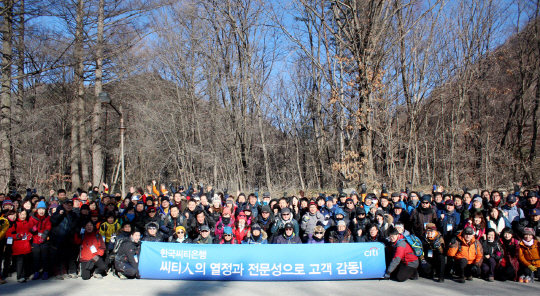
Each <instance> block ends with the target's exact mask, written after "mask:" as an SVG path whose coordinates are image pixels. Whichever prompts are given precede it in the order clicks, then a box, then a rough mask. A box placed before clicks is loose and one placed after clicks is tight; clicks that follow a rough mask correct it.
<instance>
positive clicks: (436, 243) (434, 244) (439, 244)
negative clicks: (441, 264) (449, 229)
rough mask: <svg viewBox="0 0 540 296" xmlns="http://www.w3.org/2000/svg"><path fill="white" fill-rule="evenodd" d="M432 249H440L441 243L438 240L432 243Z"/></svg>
mask: <svg viewBox="0 0 540 296" xmlns="http://www.w3.org/2000/svg"><path fill="white" fill-rule="evenodd" d="M433 247H435V249H439V248H440V247H441V241H440V240H439V239H436V240H435V241H434V242H433Z"/></svg>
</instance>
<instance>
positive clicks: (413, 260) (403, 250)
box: [384, 227, 419, 282]
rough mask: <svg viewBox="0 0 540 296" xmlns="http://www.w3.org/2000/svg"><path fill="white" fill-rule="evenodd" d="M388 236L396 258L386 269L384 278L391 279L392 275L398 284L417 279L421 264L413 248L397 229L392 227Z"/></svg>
mask: <svg viewBox="0 0 540 296" xmlns="http://www.w3.org/2000/svg"><path fill="white" fill-rule="evenodd" d="M388 234H389V239H390V242H391V243H392V247H393V248H394V258H393V259H392V261H391V262H390V265H389V266H388V269H386V273H385V274H384V278H385V279H390V275H393V276H395V278H396V280H397V281H398V282H404V281H406V280H408V279H409V278H413V279H417V278H418V270H417V268H418V265H419V263H418V257H417V256H416V255H415V254H414V251H413V249H412V247H411V246H410V245H409V243H407V240H406V239H405V237H404V236H403V234H400V233H399V231H398V230H397V229H396V228H394V227H391V228H390V229H389V230H388Z"/></svg>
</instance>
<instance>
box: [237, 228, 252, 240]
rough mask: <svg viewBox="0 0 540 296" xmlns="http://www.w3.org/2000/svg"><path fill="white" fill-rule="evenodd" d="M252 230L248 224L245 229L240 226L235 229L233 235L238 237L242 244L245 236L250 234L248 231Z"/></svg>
mask: <svg viewBox="0 0 540 296" xmlns="http://www.w3.org/2000/svg"><path fill="white" fill-rule="evenodd" d="M250 231H251V228H250V227H248V226H246V227H244V229H243V230H240V228H238V227H237V228H235V229H234V230H233V236H234V238H236V240H237V241H238V243H239V244H241V243H242V242H243V241H244V237H246V235H247V234H248V232H250Z"/></svg>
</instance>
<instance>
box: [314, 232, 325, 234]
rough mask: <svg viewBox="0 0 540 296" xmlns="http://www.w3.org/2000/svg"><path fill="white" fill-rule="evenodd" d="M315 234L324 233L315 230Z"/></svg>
mask: <svg viewBox="0 0 540 296" xmlns="http://www.w3.org/2000/svg"><path fill="white" fill-rule="evenodd" d="M315 234H323V233H322V232H315Z"/></svg>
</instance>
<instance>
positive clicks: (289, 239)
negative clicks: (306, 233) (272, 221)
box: [274, 222, 302, 244]
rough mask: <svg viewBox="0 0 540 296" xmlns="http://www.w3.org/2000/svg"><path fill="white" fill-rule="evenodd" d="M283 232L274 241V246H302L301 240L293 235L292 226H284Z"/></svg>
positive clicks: (288, 224)
mask: <svg viewBox="0 0 540 296" xmlns="http://www.w3.org/2000/svg"><path fill="white" fill-rule="evenodd" d="M284 228H285V232H284V233H283V234H282V235H279V236H277V237H276V238H275V239H274V244H302V240H301V239H300V237H298V236H297V235H296V234H295V233H294V228H293V224H292V223H291V222H287V223H286V224H285V227H284Z"/></svg>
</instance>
